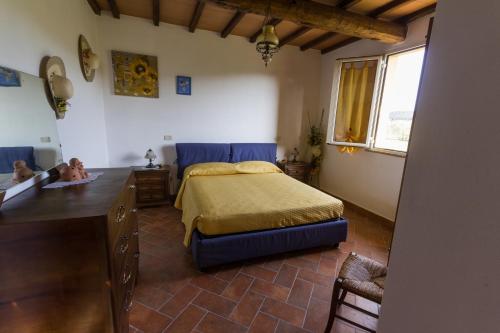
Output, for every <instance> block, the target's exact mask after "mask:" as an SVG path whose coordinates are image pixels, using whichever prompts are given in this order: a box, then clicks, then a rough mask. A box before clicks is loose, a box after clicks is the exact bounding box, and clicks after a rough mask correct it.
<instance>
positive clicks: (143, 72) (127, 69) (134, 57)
mask: <svg viewBox="0 0 500 333" xmlns="http://www.w3.org/2000/svg"><path fill="white" fill-rule="evenodd" d="M111 60H112V63H113V81H114V91H115V95H123V96H135V97H149V98H158V97H159V93H158V58H157V57H155V56H149V55H143V54H136V53H129V52H121V51H111Z"/></svg>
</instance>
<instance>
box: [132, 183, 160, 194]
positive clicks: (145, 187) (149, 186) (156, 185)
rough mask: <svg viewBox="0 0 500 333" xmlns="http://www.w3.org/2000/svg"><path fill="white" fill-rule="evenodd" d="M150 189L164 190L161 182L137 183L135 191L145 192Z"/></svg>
mask: <svg viewBox="0 0 500 333" xmlns="http://www.w3.org/2000/svg"><path fill="white" fill-rule="evenodd" d="M151 190H156V191H164V190H165V184H162V183H143V184H137V191H139V192H145V191H151Z"/></svg>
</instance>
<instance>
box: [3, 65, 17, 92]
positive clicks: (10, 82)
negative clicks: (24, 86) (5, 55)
mask: <svg viewBox="0 0 500 333" xmlns="http://www.w3.org/2000/svg"><path fill="white" fill-rule="evenodd" d="M20 86H21V80H20V79H19V73H18V72H17V71H16V70H13V69H10V68H7V67H2V66H0V87H20Z"/></svg>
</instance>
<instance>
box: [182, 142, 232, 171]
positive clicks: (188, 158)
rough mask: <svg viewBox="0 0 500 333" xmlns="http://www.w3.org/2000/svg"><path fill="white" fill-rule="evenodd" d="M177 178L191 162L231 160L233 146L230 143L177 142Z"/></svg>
mask: <svg viewBox="0 0 500 333" xmlns="http://www.w3.org/2000/svg"><path fill="white" fill-rule="evenodd" d="M175 150H176V151H177V167H178V168H177V178H179V179H181V178H182V176H183V175H184V169H186V168H187V167H188V166H190V165H191V164H196V163H205V162H229V155H230V154H231V147H230V145H229V144H228V143H177V144H176V145H175Z"/></svg>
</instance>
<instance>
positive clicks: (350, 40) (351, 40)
mask: <svg viewBox="0 0 500 333" xmlns="http://www.w3.org/2000/svg"><path fill="white" fill-rule="evenodd" d="M358 40H361V38H357V37H351V38H348V39H346V40H343V41H341V42H340V43H336V44H333V45H332V46H328V47H326V48H324V49H322V50H321V54H325V53H328V52H332V51H334V50H336V49H340V48H341V47H344V46H347V45H349V44H352V43H354V42H357V41H358Z"/></svg>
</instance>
